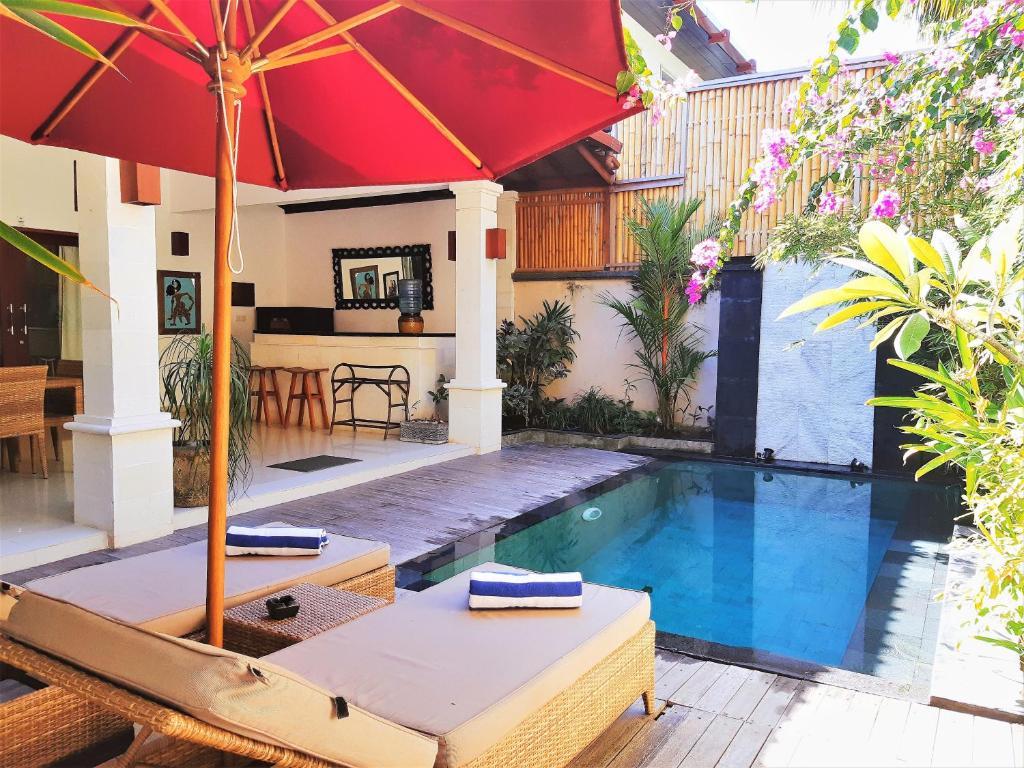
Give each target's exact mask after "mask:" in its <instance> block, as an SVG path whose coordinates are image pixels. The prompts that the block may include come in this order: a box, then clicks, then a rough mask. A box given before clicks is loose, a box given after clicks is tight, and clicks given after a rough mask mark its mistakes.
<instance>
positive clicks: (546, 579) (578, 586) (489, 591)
mask: <svg viewBox="0 0 1024 768" xmlns="http://www.w3.org/2000/svg"><path fill="white" fill-rule="evenodd" d="M581 605H583V576H582V575H581V574H580V573H578V572H576V573H490V572H486V571H473V572H472V573H471V574H470V575H469V607H470V608H579V607H580V606H581Z"/></svg>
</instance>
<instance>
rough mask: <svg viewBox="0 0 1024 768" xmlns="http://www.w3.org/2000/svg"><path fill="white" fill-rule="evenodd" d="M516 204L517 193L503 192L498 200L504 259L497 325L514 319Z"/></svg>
mask: <svg viewBox="0 0 1024 768" xmlns="http://www.w3.org/2000/svg"><path fill="white" fill-rule="evenodd" d="M518 202H519V193H518V192H513V191H511V190H510V191H508V192H503V193H502V195H501V197H499V198H498V226H499V227H501V228H502V229H504V230H505V233H506V239H505V243H506V252H505V258H504V259H502V260H501V261H499V262H498V295H497V296H498V299H497V300H498V304H497V315H496V316H495V318H494V320H495V323H496V324H499V325H500V324H501V321H502V320H515V319H516V301H515V299H516V295H515V284H514V283H513V282H512V273H513V272H515V271H516V252H517V251H516V249H517V247H518V245H519V242H518V229H517V221H516V208H517V204H518Z"/></svg>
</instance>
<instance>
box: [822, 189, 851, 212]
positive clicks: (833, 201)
mask: <svg viewBox="0 0 1024 768" xmlns="http://www.w3.org/2000/svg"><path fill="white" fill-rule="evenodd" d="M845 203H846V201H845V200H844V199H843V198H841V197H839V196H838V195H836V193H835V192H826V193H825V194H823V195H822V196H821V197H820V198H819V199H818V213H823V214H825V215H826V216H834V215H835V214H837V213H839V212H840V211H841V210H843V205H844V204H845Z"/></svg>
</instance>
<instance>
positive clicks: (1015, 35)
mask: <svg viewBox="0 0 1024 768" xmlns="http://www.w3.org/2000/svg"><path fill="white" fill-rule="evenodd" d="M999 34H1000V35H1002V36H1003V37H1008V38H1010V42H1011V43H1013V44H1014V45H1016V46H1017V47H1018V48H1024V29H1017V27H1016V25H1015V24H1014V23H1013V22H1012V21H1008V22H1006V23H1005V24H1003V26H1001V27H1000V28H999Z"/></svg>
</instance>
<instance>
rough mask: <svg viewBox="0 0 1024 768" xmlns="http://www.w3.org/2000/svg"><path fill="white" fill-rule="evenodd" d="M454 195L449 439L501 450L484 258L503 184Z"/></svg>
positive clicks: (491, 293)
mask: <svg viewBox="0 0 1024 768" xmlns="http://www.w3.org/2000/svg"><path fill="white" fill-rule="evenodd" d="M451 189H452V192H454V193H455V250H456V254H457V255H456V259H455V379H454V380H453V381H452V382H451V383H450V384H449V385H448V391H449V400H448V422H449V433H450V435H451V439H452V440H454V441H455V442H457V443H464V444H466V445H471V446H473V448H474V449H476V451H477V452H478V453H488V452H490V451H497V450H499V449H500V448H501V391H502V389H504V388H505V384H504V383H503V382H502V381H501V380H500V379H499V378H498V377H497V367H496V363H495V354H496V350H495V332H494V318H495V315H496V313H497V293H496V290H497V264H496V262H495V261H494V260H489V259H487V258H486V243H485V238H486V233H487V230H488V229H490V228H492V227H495V226H497V223H498V216H497V210H498V198H499V196H500V195H501V192H502V190H501V186H500V185H499V184H495V183H493V182H490V181H462V182H458V183H455V184H452V185H451Z"/></svg>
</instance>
